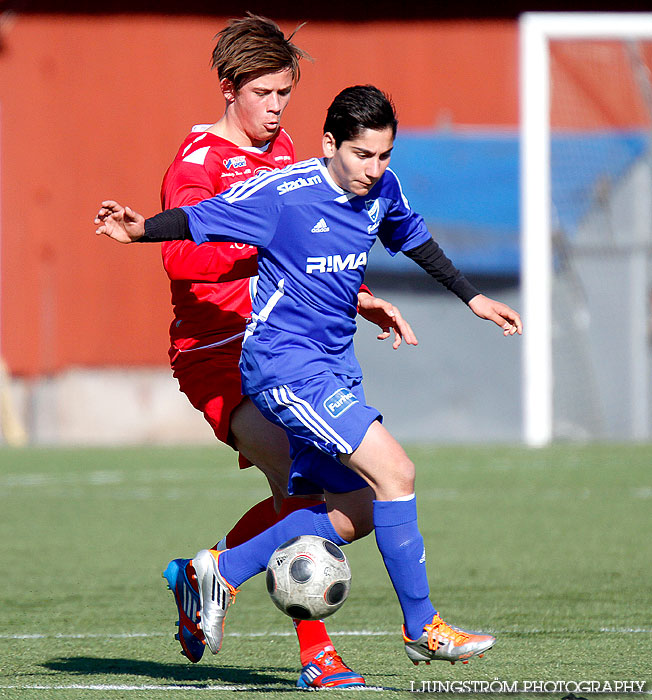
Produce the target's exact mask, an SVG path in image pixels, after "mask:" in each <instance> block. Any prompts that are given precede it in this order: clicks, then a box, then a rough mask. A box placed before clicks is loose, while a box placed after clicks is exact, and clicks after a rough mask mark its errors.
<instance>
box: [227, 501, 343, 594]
mask: <svg viewBox="0 0 652 700" xmlns="http://www.w3.org/2000/svg"><path fill="white" fill-rule="evenodd" d="M297 535H319V537H323V538H324V539H327V540H330V541H331V542H334V543H335V544H337V545H344V544H348V542H347V541H346V540H343V539H342V538H341V537H340V536H339V535H338V534H337V531H336V530H335V528H334V527H333V525H332V524H331V521H330V518H329V517H328V513H327V512H326V505H325V504H323V503H322V504H321V505H318V506H311V507H310V508H302V509H301V510H295V511H294V512H293V513H290V514H289V515H288V516H287V517H286V518H283V520H280V521H279V522H277V523H276V524H275V525H272V526H271V527H270V528H268V529H267V530H265V531H264V532H261V533H260V534H259V535H256V536H255V537H252V538H251V539H250V540H248V541H247V542H244V543H243V544H241V545H238V546H237V547H233V549H227V550H226V551H225V552H224V553H223V554H220V564H219V565H220V572H221V574H222V576H224V578H225V579H226V580H227V581H228V582H229V583H230V584H231V585H232V586H233V587H234V588H238V586H240V585H242V584H243V583H244V582H245V581H246V580H247V579H250V578H251V577H252V576H255V575H256V574H259V573H260V572H261V571H265V569H266V568H267V562H268V561H269V558H270V557H271V556H272V553H273V552H274V550H275V549H276V548H277V547H278V546H279V545H281V544H283V542H287V541H288V540H289V539H290V538H292V537H296V536H297Z"/></svg>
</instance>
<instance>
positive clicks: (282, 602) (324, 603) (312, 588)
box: [267, 535, 351, 620]
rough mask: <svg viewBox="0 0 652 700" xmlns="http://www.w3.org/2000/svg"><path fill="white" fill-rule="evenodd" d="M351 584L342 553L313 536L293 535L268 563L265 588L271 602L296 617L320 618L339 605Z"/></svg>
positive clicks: (349, 572) (330, 613)
mask: <svg viewBox="0 0 652 700" xmlns="http://www.w3.org/2000/svg"><path fill="white" fill-rule="evenodd" d="M350 587H351V569H350V568H349V562H348V561H347V560H346V557H345V556H344V552H342V550H341V549H340V548H339V547H338V546H337V545H335V544H333V543H332V542H330V541H329V540H325V539H324V538H323V537H317V536H316V535H302V536H300V537H293V538H292V539H291V540H288V541H287V542H285V543H284V544H282V545H281V546H280V547H279V548H278V549H276V550H275V552H274V553H273V554H272V556H271V557H270V560H269V563H268V564H267V591H268V593H269V595H270V596H271V598H272V600H273V601H274V605H276V607H277V608H278V609H279V610H280V611H281V612H284V613H285V614H286V615H289V616H290V617H292V618H295V619H297V620H321V619H322V618H324V617H328V615H332V614H333V613H334V612H335V611H336V610H339V608H341V607H342V605H343V604H344V601H345V600H346V598H347V596H348V595H349V589H350Z"/></svg>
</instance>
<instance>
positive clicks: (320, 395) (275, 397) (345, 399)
mask: <svg viewBox="0 0 652 700" xmlns="http://www.w3.org/2000/svg"><path fill="white" fill-rule="evenodd" d="M250 398H251V400H252V401H253V402H254V404H255V405H256V406H257V407H258V409H259V410H260V412H261V413H262V414H263V415H264V416H265V417H266V418H267V419H268V420H270V421H272V423H275V424H276V425H278V426H280V427H282V428H283V429H284V430H285V432H286V433H287V435H288V439H289V441H290V455H291V457H292V460H293V463H292V469H291V473H290V483H289V485H288V486H289V489H290V492H291V493H304V494H305V493H314V492H315V488H314V487H315V485H317V486H319V487H321V488H320V489H317V491H319V490H321V489H324V490H326V491H331V492H332V493H346V492H348V491H357V490H358V489H361V488H364V487H365V486H367V485H368V484H367V482H366V481H364V479H362V477H360V476H358V475H357V474H356V473H355V472H354V471H353V470H351V469H349V468H348V467H347V466H345V465H344V464H342V463H341V462H340V461H339V459H338V458H337V456H338V455H339V454H351V453H352V452H353V451H355V450H356V449H357V448H358V447H359V445H360V443H361V442H362V439H363V438H364V436H365V434H366V433H367V430H368V429H369V426H370V425H371V424H372V423H373V422H374V421H376V420H382V416H381V414H380V413H379V412H378V410H377V409H375V408H373V407H371V406H368V405H367V404H366V401H365V396H364V391H363V389H362V383H361V382H360V380H357V379H356V380H353V379H351V378H349V377H344V376H341V375H336V374H332V373H331V372H322V373H321V374H318V375H316V376H314V377H309V378H308V379H302V380H301V381H298V382H293V383H291V384H283V385H281V386H277V387H273V388H271V389H265V390H264V391H261V392H259V393H258V394H253V395H252V396H250Z"/></svg>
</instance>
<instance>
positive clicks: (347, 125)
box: [324, 85, 398, 148]
mask: <svg viewBox="0 0 652 700" xmlns="http://www.w3.org/2000/svg"><path fill="white" fill-rule="evenodd" d="M388 126H389V127H391V129H392V136H396V128H397V126H398V119H397V118H396V109H395V107H394V103H393V102H392V98H391V97H390V96H389V95H387V94H385V93H384V92H382V91H381V90H379V89H378V88H377V87H374V86H373V85H354V86H353V87H348V88H345V89H344V90H342V92H340V94H339V95H337V97H336V98H335V99H334V100H333V101H332V102H331V106H330V107H329V108H328V112H327V113H326V121H325V122H324V133H331V134H333V137H334V139H335V145H336V146H337V148H339V147H340V146H341V144H342V141H351V140H352V139H354V138H356V136H358V134H359V133H360V132H361V131H362V130H363V129H374V130H376V131H382V130H383V129H386V128H387V127H388Z"/></svg>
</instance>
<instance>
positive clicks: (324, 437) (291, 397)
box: [272, 385, 353, 454]
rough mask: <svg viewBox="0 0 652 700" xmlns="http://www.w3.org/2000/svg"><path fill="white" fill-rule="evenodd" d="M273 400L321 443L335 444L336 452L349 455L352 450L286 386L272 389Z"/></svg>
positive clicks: (305, 402)
mask: <svg viewBox="0 0 652 700" xmlns="http://www.w3.org/2000/svg"><path fill="white" fill-rule="evenodd" d="M272 393H273V395H274V399H275V400H276V402H277V403H278V404H279V405H281V406H286V407H287V408H288V409H289V410H290V411H291V412H292V413H293V414H294V416H295V417H296V418H297V420H298V421H299V422H300V423H302V424H303V425H304V426H306V428H308V430H310V431H311V432H312V433H314V434H315V435H316V436H317V437H318V438H319V439H320V440H321V441H326V442H329V443H335V446H336V447H337V449H338V451H340V452H343V453H344V454H351V452H353V448H352V447H351V445H349V443H348V442H347V441H346V440H345V439H344V438H343V437H342V436H341V435H338V434H337V433H336V432H335V431H334V430H333V428H332V427H331V426H330V425H329V424H328V423H327V422H326V421H325V420H324V419H323V418H322V417H321V416H320V415H319V414H318V413H317V412H316V411H315V410H314V409H313V407H312V406H311V405H310V404H309V403H308V402H307V401H304V400H303V399H300V398H299V397H298V396H296V394H294V393H293V392H292V391H291V390H290V388H289V387H288V386H287V385H282V386H280V387H274V388H273V389H272Z"/></svg>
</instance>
